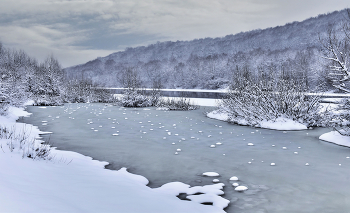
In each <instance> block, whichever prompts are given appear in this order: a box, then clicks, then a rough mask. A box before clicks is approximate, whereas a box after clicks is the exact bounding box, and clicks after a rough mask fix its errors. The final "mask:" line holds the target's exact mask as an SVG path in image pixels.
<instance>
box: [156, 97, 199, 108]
mask: <svg viewBox="0 0 350 213" xmlns="http://www.w3.org/2000/svg"><path fill="white" fill-rule="evenodd" d="M157 107H160V108H166V109H167V110H184V111H185V110H195V109H198V108H199V106H197V105H194V104H192V103H191V101H190V100H189V99H187V98H185V97H179V98H172V99H170V98H167V99H162V100H161V101H160V102H159V103H158V104H157Z"/></svg>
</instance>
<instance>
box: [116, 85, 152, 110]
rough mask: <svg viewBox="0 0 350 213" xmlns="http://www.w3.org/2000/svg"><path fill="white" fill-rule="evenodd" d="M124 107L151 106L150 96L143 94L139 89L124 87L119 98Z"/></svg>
mask: <svg viewBox="0 0 350 213" xmlns="http://www.w3.org/2000/svg"><path fill="white" fill-rule="evenodd" d="M120 104H121V105H122V106H124V107H149V106H152V100H151V96H148V95H145V94H144V93H143V92H142V90H139V89H126V90H124V93H123V96H122V98H121V100H120Z"/></svg>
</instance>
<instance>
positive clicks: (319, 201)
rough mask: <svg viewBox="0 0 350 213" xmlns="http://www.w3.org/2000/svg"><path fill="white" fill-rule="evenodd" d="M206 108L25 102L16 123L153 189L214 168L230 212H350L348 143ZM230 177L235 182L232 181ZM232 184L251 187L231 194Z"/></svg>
mask: <svg viewBox="0 0 350 213" xmlns="http://www.w3.org/2000/svg"><path fill="white" fill-rule="evenodd" d="M211 109H213V108H204V107H202V108H201V109H199V110H195V111H185V112H183V111H158V110H156V109H155V108H147V109H145V108H137V109H136V108H121V107H116V106H105V105H104V104H66V105H64V106H62V107H46V108H40V107H32V106H29V107H28V108H27V110H28V111H29V112H31V113H33V115H32V116H31V117H29V118H22V120H21V122H26V123H31V124H34V125H37V126H39V128H40V129H41V130H43V131H50V132H53V134H51V135H50V143H53V146H55V147H58V149H62V150H71V151H76V152H79V153H82V154H84V155H88V156H91V157H93V158H94V159H98V160H102V161H108V162H110V165H109V166H108V168H109V169H120V168H121V167H127V168H128V170H129V171H130V172H131V173H135V174H140V175H143V176H145V177H146V178H147V179H148V180H149V181H150V184H149V186H150V187H159V186H161V185H162V184H165V183H168V182H173V181H180V182H183V183H186V184H190V185H191V186H195V185H208V184H211V183H212V180H213V179H214V178H211V177H203V176H202V175H201V174H202V173H203V172H218V173H219V174H220V177H218V179H219V180H220V182H221V183H224V184H225V185H226V186H225V188H224V192H225V195H224V196H223V197H225V198H226V199H228V200H230V201H231V203H230V205H229V207H228V208H226V209H225V210H226V211H227V212H235V213H240V212H244V213H245V212H254V213H258V212H293V213H294V212H308V213H309V212H325V213H327V212H329V213H331V212H332V213H333V212H339V213H341V212H349V211H350V184H349V183H350V169H349V168H350V159H349V158H347V157H348V156H350V149H349V148H346V147H341V146H337V145H334V144H330V143H326V142H323V141H320V140H318V137H319V136H320V135H321V134H323V133H325V132H328V131H329V130H328V129H323V128H317V129H314V130H305V131H285V132H283V131H274V130H267V129H257V128H251V127H244V126H237V125H232V124H228V123H225V122H221V121H218V120H213V119H209V118H206V117H205V115H204V112H205V111H209V110H211ZM43 121H47V122H43ZM96 130H97V131H96ZM45 137H46V138H48V136H45ZM217 143H221V145H218V144H217ZM248 143H253V144H254V146H248V145H247V144H248ZM211 145H215V146H216V147H215V148H211V147H210V146H211ZM177 149H181V151H177ZM175 152H178V154H177V155H176V154H175ZM271 163H275V164H276V165H275V166H271V165H270V164H271ZM306 163H308V164H309V165H308V166H306V165H305V164H306ZM232 176H237V177H238V178H239V181H229V178H230V177H232ZM233 182H238V183H239V184H240V185H244V186H247V187H248V188H249V189H248V190H247V191H245V192H243V193H240V192H236V191H234V187H232V186H231V184H232V183H233Z"/></svg>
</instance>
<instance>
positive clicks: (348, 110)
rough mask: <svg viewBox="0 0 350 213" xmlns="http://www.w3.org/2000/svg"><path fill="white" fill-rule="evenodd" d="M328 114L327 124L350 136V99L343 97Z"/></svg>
mask: <svg viewBox="0 0 350 213" xmlns="http://www.w3.org/2000/svg"><path fill="white" fill-rule="evenodd" d="M326 115H327V117H328V122H327V126H329V127H333V128H334V129H335V130H336V131H338V132H339V133H340V134H341V135H345V136H350V99H343V100H342V101H341V102H340V103H339V104H338V107H337V108H336V109H334V110H332V111H330V112H328V113H327V114H326Z"/></svg>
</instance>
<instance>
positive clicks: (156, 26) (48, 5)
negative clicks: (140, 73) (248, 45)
mask: <svg viewBox="0 0 350 213" xmlns="http://www.w3.org/2000/svg"><path fill="white" fill-rule="evenodd" d="M348 4H349V3H347V1H344V0H334V1H318V0H295V1H289V0H288V1H287V0H264V1H262V0H245V1H242V0H187V1H178V0H153V1H141V0H70V1H63V0H30V1H28V0H16V1H13V0H1V1H0V40H1V41H2V42H3V43H4V44H5V45H10V47H19V48H21V49H26V50H28V51H29V52H28V53H29V54H33V55H34V56H38V57H41V55H42V54H43V53H54V54H56V53H57V55H59V56H60V57H62V58H59V59H61V60H62V61H63V60H67V59H66V58H65V57H64V55H70V54H72V53H74V54H78V55H79V56H77V57H75V58H77V59H76V61H75V62H74V60H73V59H70V60H69V62H68V61H65V62H63V64H64V65H74V64H76V63H82V62H84V61H80V60H82V59H83V58H84V57H83V55H84V54H86V60H85V61H87V60H91V59H92V58H89V57H92V56H93V55H98V54H102V53H109V52H113V51H117V50H122V49H124V48H125V47H127V46H137V45H147V44H150V43H152V42H155V41H165V40H190V39H194V38H203V37H218V36H225V35H227V34H235V33H238V32H241V31H248V30H253V29H256V28H267V27H273V26H277V25H283V24H285V23H287V22H292V21H301V20H303V19H306V18H308V17H310V16H315V15H317V14H320V13H325V12H329V11H333V10H337V9H338V10H339V9H343V8H345V7H346V6H348ZM39 51H40V52H39ZM65 51H66V52H67V53H66V54H62V53H63V52H65ZM93 51H96V52H98V54H97V53H96V54H93V53H92V52H93ZM73 58H74V57H73ZM78 58H79V60H78Z"/></svg>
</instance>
